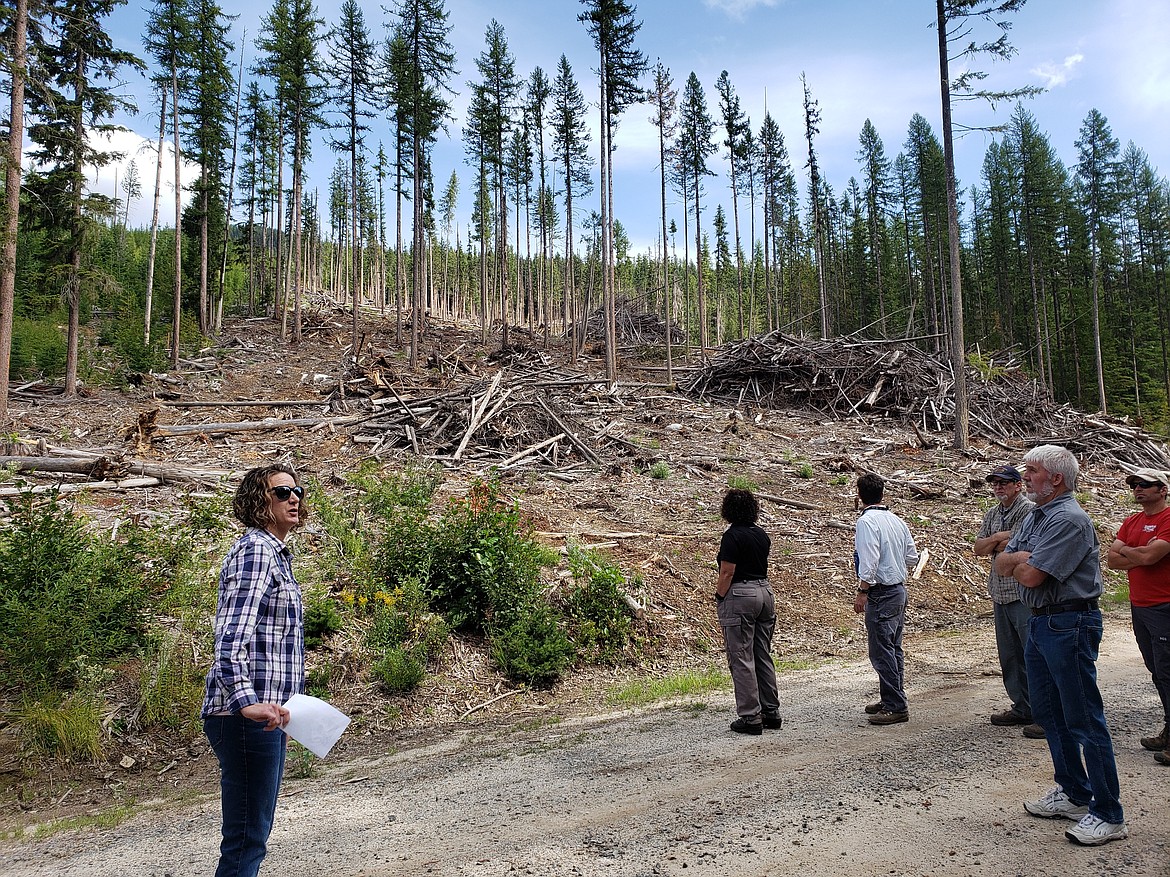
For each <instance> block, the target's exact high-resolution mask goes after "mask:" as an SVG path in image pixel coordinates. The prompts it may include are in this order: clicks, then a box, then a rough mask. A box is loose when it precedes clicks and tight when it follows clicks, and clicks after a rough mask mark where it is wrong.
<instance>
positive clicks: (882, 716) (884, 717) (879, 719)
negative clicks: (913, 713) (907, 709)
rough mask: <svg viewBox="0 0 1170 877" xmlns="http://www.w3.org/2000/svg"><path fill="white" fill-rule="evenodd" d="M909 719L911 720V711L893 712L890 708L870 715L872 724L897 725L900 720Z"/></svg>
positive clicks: (906, 720) (905, 720)
mask: <svg viewBox="0 0 1170 877" xmlns="http://www.w3.org/2000/svg"><path fill="white" fill-rule="evenodd" d="M908 721H910V713H892V712H890V711H889V710H882V711H881V712H878V713H874V714H873V715H871V716H870V717H869V723H870V724H871V725H896V724H898V723H899V722H908Z"/></svg>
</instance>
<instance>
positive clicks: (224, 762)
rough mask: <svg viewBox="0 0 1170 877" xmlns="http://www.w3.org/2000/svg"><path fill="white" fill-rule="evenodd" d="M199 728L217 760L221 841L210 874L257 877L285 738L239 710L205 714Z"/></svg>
mask: <svg viewBox="0 0 1170 877" xmlns="http://www.w3.org/2000/svg"><path fill="white" fill-rule="evenodd" d="M203 731H204V733H205V734H207V739H208V741H209V742H210V743H211V748H212V749H213V750H214V751H215V757H216V758H218V759H219V772H220V779H219V787H220V792H221V796H222V801H221V803H222V809H223V840H222V841H221V842H220V846H219V866H218V867H217V868H216V870H215V877H256V874H257V872H258V871H259V870H260V863H261V862H262V861H263V860H264V854H265V853H266V852H267V851H268V835H269V833H271V831H272V820H273V817H274V816H275V814H276V797H277V795H278V794H279V792H280V780H281V777H282V776H283V775H284V753H285V749H286V742H287V740H288V738H287V737H286V736H285V734H284V732H283V731H280V730H276V731H265V730H264V725H263V724H262V723H261V722H254V721H252V720H251V719H246V718H244V717H243V716H241V715H238V714H237V715H231V716H208V717H207V718H205V719H204V720H203Z"/></svg>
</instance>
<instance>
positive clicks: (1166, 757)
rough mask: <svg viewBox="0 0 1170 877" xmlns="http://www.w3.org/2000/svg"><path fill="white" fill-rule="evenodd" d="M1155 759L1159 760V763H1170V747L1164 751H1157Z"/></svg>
mask: <svg viewBox="0 0 1170 877" xmlns="http://www.w3.org/2000/svg"><path fill="white" fill-rule="evenodd" d="M1154 761H1156V762H1158V764H1165V765H1170V749H1167V750H1165V751H1163V752H1155V753H1154Z"/></svg>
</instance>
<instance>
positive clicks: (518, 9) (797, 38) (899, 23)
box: [97, 0, 1170, 251]
mask: <svg viewBox="0 0 1170 877" xmlns="http://www.w3.org/2000/svg"><path fill="white" fill-rule="evenodd" d="M339 5H340V3H339V0H319V5H318V10H319V13H320V15H321V16H322V17H323V18H325V19H326V21H327V22H330V23H331V22H332V21H333V20H334V19H335V16H336V10H337V8H338V6H339ZM934 7H935V4H934V2H932V0H642V2H639V3H637V15H638V18H639V19H640V20H641V21H642V22H643V26H642V29H641V31H640V33H639V35H638V40H637V44H638V46H639V48H641V49H642V51H643V52H645V54H646V55H647V56H648V58H649V59H650V62H651V63H652V64H653V63H654V62H655V61H656V60H657V59H661V60H662V62H663V63H664V64H665V65H666V66H667V67H668V68H669V69H670V71H671V73H672V75H673V77H674V81H675V85H676V87H678V88H679V90H680V92H681V89H682V85H683V83H684V82H685V80H686V78H687V77H688V75H689V74H690V73H691V72H692V71H693V72H694V73H695V74H696V75H697V76H698V78H699V80H700V81H701V83H702V84H703V87H704V90H705V92H706V96H707V103H708V107H709V109H710V111H711V112H712V115H715V114H716V113H717V107H718V101H717V96H716V94H715V81H716V79H717V78H718V76H719V74H720V72H721V71H722V70H724V69H726V70H727V71H728V74H729V76H730V78H731V82H732V85H733V86H734V87H735V90H736V92H737V94H738V95H739V98H740V102H741V105H742V108H743V110H744V112H745V113H746V114H747V115H749V116H750V118H751V121H752V126H753V128H754V129H755V130H756V131H758V129H759V124H760V122H761V121H762V119H763V115H764V108H765V104H766V106H767V108H768V109H769V110H770V111H771V113H772V115H773V116H774V117H775V118H776V121H777V123H778V124H779V125H780V128H781V130H782V132H783V134H784V137H785V140H786V143H787V145H788V149H789V152H790V154H791V155H792V163H793V168H794V170H795V171H796V172H797V174H798V178H799V179H800V180H801V185H802V190H803V188H804V187H805V186H807V179H806V172H805V171H804V169H803V165H804V163H805V160H806V157H807V153H806V151H805V144H804V132H803V114H802V105H801V100H802V92H801V84H800V76H801V73H804V74H805V75H806V77H807V79H808V83H809V86H810V88H811V91H812V95H813V97H814V99H816V100H817V101H818V102H819V104H820V110H821V113H822V120H821V132H820V135H819V137H818V138H817V141H816V148H817V152H818V157H819V160H820V162H821V167H822V172H823V174H824V176H825V178H826V179H827V180H828V182H829V183H830V185H831V186H832V187H833V190H834V191H835V192H836V193H837V194H840V193H841V192H842V191H843V190H844V189H845V188H846V186H847V184H848V181H849V178H850V177H851V176H855V175H859V168H858V164H857V159H856V156H857V149H858V135H859V133H860V131H861V127H862V125H863V123H864V122H865V120H866V119H867V118H868V119H870V120H871V121H872V122H873V124H874V126H875V128H876V129H877V131H878V134H879V135H880V136H881V137H882V140H883V141H884V143H885V147H886V152H887V154H888V155H889V156H890V157H891V158H893V157H894V156H895V155H897V153H898V152H899V151H900V150H901V146H902V143H903V141H904V140H905V136H906V129H907V125H908V123H909V121H910V118H911V116H912V115H913V114H914V113H916V112H917V113H921V114H922V115H923V116H925V117H926V118H927V120H928V121H929V122H930V123H931V125H932V127H933V128H934V129H935V132H936V134H938V135H939V136H940V138H941V130H940V127H941V122H940V119H941V111H940V106H939V87H938V66H937V63H938V62H937V34H936V32H935V30H934V29H933V28H932V27H930V25H931V23H932V21H933V17H934ZM145 8H147V6H146V4H144V3H142V2H141V0H131V3H130V4H129V5H127V6H126V7H123V8H122V9H121V10H120V11H119V12H118V13H117V14H116V16H115V17H114V18H113V19H112V20H111V21H110V27H109V30H110V33H111V35H112V36H113V37H114V39H115V41H116V42H118V44H119V45H121V46H124V47H126V48H132V49H134V50H137V51H139V52H140V51H141V39H140V36H141V30H142V22H143V20H144V19H145V12H144V11H143V10H144V9H145ZM268 8H269V6H268V5H267V4H266V3H264V2H257V3H254V4H247V5H245V4H242V3H236V2H225V3H224V9H225V11H226V12H228V13H229V14H236V15H238V16H239V18H238V19H237V21H236V22H235V24H234V28H233V32H232V39H233V41H234V42H235V44H236V46H237V52H238V50H239V45H240V41H241V33H242V30H244V29H246V30H247V44H246V46H245V53H246V55H250V54H251V53H252V51H253V48H252V45H251V44H252V41H253V40H254V39H255V36H256V34H257V33H258V31H259V26H260V20H261V17H262V16H263V15H264V14H265V12H267V10H268ZM447 8H448V10H449V11H450V17H449V22H450V23H451V24H452V25H453V31H452V34H451V40H452V43H453V45H454V47H455V50H456V54H457V62H456V63H457V66H458V69H459V74H458V76H457V77H456V78H455V81H454V87H455V88H456V90H457V91H458V92H459V94H458V96H457V97H456V98H455V99H454V104H455V106H454V110H455V120H454V122H453V123H451V125H450V135H451V136H450V139H447V138H444V137H442V135H440V142H439V143H438V144H437V146H436V149H435V153H434V164H435V176H436V180H437V183H436V187H437V188H438V187H439V186H441V185H442V184H443V183H445V181H446V180H447V178H448V177H449V176H450V173H451V171H452V170H453V169H454V170H455V171H456V172H457V173H458V175H459V179H460V184H461V190H462V191H461V201H462V202H463V203H462V204H461V211H460V221H461V222H466V217H467V214H468V212H469V203H470V198H469V197H467V190H468V188H469V186H470V182H471V178H472V175H471V170H470V168H468V167H467V166H466V165H465V164H464V162H463V157H464V149H463V144H462V142H461V140H460V131H461V129H462V127H463V114H464V109H465V107H466V104H467V96H468V91H469V89H468V88H467V85H466V83H467V82H468V81H469V80H472V79H474V78H476V70H475V57H476V56H477V55H478V54H479V53H480V52H481V51H482V50H483V47H484V31H485V29H486V27H487V25H488V23H489V21H490V20H491V19H492V18H493V17H494V18H496V19H497V20H498V21H499V22H500V24H501V25H503V27H504V31H505V33H506V35H507V39H508V45H509V48H510V50H511V52H512V54H513V55H514V57H515V59H516V72H517V75H518V76H519V77H522V78H525V77H527V76H528V74H529V73H530V72H531V70H532V69H533V67H535V66H537V65H539V66H541V67H543V68H544V70H545V71H546V73H548V74H549V75H550V78H551V76H552V74H553V73H554V72H555V69H556V65H557V61H558V58H559V57H560V55H561V54H562V53H563V54H565V55H566V56H567V58H568V59H569V62H570V64H571V65H572V67H573V70H574V73H575V74H576V76H577V78H578V80H579V82H580V83H581V86H582V89H583V91H584V92H585V95H586V98H587V99H589V100H593V101H594V102H595V101H596V86H595V83H594V81H593V80H594V74H593V72H592V71H593V68H594V67H595V66H596V59H595V57H594V50H593V45H592V41H591V39H590V38H589V36H588V34H587V33H586V31H585V29H584V27H583V26H582V25H581V24H579V23H578V22H577V14H578V12H579V11H580V9H581V6H580V4H579V2H577V0H506V2H498V0H497V2H481V0H448V3H447ZM365 14H366V22H367V25H368V26H369V27H370V30H371V32H372V33H373V35H374V36H375V37H376V38H379V39H380V38H381V36H382V34H383V33H384V24H383V23H384V21H385V20H386V16H385V15H384V13H383V12H382V8H381V5H380V4H379V3H369V4H367V5H366V6H365ZM1011 21H1012V23H1013V27H1012V31H1011V35H1010V39H1011V41H1012V43H1013V44H1014V45H1015V47H1016V49H1017V50H1018V54H1017V55H1016V56H1015V57H1014V58H1013V59H1012V60H1011V61H1010V62H1007V63H1005V62H996V63H995V64H992V63H991V62H990V61H985V62H981V64H980V66H982V67H983V68H984V69H987V70H988V71H989V72H990V73H991V78H990V79H989V80H988V84H989V87H993V88H994V87H997V86H999V87H1015V86H1019V85H1040V86H1044V87H1046V88H1047V89H1048V90H1047V91H1046V92H1045V93H1044V94H1042V95H1040V96H1039V97H1037V98H1035V99H1032V100H1030V101H1028V102H1027V103H1026V107H1027V109H1028V110H1029V111H1030V112H1032V113H1033V115H1034V116H1035V117H1036V120H1037V122H1038V123H1039V126H1040V128H1041V129H1042V130H1043V131H1045V132H1046V133H1047V134H1048V135H1049V136H1050V138H1051V142H1052V145H1053V147H1054V149H1055V150H1056V152H1057V154H1058V155H1059V156H1060V158H1061V159H1062V160H1063V161H1064V162H1065V163H1066V164H1067V165H1071V164H1072V163H1073V162H1074V161H1075V157H1076V150H1075V146H1074V142H1075V140H1076V138H1077V132H1078V129H1079V128H1080V125H1081V123H1082V121H1083V120H1084V118H1085V115H1086V114H1087V113H1088V111H1089V110H1090V109H1092V108H1094V107H1095V108H1097V109H1098V110H1100V111H1101V112H1102V113H1103V114H1104V115H1105V116H1106V118H1107V119H1108V120H1109V123H1110V126H1111V128H1112V130H1113V134H1114V136H1115V137H1116V138H1117V139H1118V140H1119V141H1120V142H1121V145H1122V148H1123V149H1124V147H1125V145H1126V143H1127V142H1128V141H1130V140H1132V141H1133V142H1135V143H1136V144H1137V145H1138V146H1139V147H1141V148H1142V149H1144V150H1145V151H1146V152H1147V154H1148V155H1149V157H1150V161H1151V162H1152V164H1153V165H1154V166H1155V167H1156V168H1157V169H1158V170H1159V172H1160V173H1161V174H1163V175H1166V174H1167V173H1168V172H1170V52H1168V51H1167V48H1166V47H1167V45H1168V44H1170V0H1031V2H1029V3H1027V5H1026V6H1025V7H1024V8H1023V10H1022V11H1021V12H1019V13H1017V14H1016V15H1015V16H1013V17H1012V18H1011ZM237 62H238V56H237ZM955 72H956V71H955V70H952V75H953V74H954V73H955ZM130 87H131V88H132V89H133V90H134V91H135V93H137V94H139V95H140V97H139V105H140V107H142V108H143V109H144V112H142V113H141V114H140V115H139V116H137V117H135V118H133V119H128V120H124V121H125V124H127V125H128V126H129V127H131V128H133V129H134V130H135V131H136V132H138V133H139V134H141V135H142V136H144V137H145V138H147V139H152V138H153V137H156V136H157V118H151V116H150V115H149V109H148V108H149V100H148V99H147V96H146V90H145V86H144V85H136V84H135V83H133V82H132V83H131V84H130ZM1011 111H1012V106H1010V105H1000V106H999V107H998V108H997V110H995V111H993V110H992V109H990V108H989V107H986V106H984V105H980V104H962V105H958V106H956V110H955V112H956V117H955V120H956V123H962V124H965V125H969V126H980V125H989V124H996V123H1001V122H1003V121H1006V120H1007V118H1008V116H1009V115H1010V113H1011ZM595 115H596V110H595V109H592V110H591V112H590V116H591V119H592V118H593V117H594V116H595ZM649 115H650V113H649V108H648V107H646V106H634V107H631V108H630V109H629V110H628V111H627V112H626V114H625V115H624V116H623V117H622V121H621V124H620V127H619V129H618V133H617V138H616V143H617V147H618V151H617V155H616V157H615V164H614V169H615V204H616V208H615V212H616V216H617V218H618V219H619V220H621V221H622V223H623V224H624V225H625V226H626V229H627V231H628V233H629V235H630V238H631V240H632V242H633V245H634V248H635V249H636V250H641V251H645V250H646V249H647V248H648V247H651V246H654V245H655V240H656V234H655V228H656V223H657V215H658V205H659V194H658V192H659V190H658V167H657V165H658V145H657V130H656V129H655V128H654V127H653V126H652V125H651V124H650V123H649V119H648V117H649ZM593 124H594V126H595V125H596V122H595V121H593ZM152 131H153V132H154V133H152ZM379 137H381V138H383V139H385V140H386V142H387V143H388V142H389V136H388V133H387V130H386V129H384V128H383V129H382V130H380V131H379V130H377V129H376V130H375V131H374V132H373V133H372V135H371V140H370V142H371V144H372V145H373V146H374V148H376V144H377V140H378V138H379ZM990 139H991V135H989V134H986V133H983V132H974V133H971V134H968V135H966V136H964V137H963V138H961V139H960V140H959V141H957V143H956V163H957V167H958V173H959V177H960V185H970V184H973V183H975V184H978V183H979V169H980V165H981V162H982V158H983V154H984V151H985V149H986V146H987V144H988V142H989V141H990ZM136 146H137V142H136V141H135V139H134V138H131V137H124V138H120V139H119V141H118V147H119V148H121V149H125V150H128V151H133V150H134V149H135V148H136ZM594 152H595V153H596V136H595V137H594ZM334 161H335V156H334V154H332V153H331V152H330V151H329V150H328V149H327V148H326V147H325V146H324V145H321V144H318V145H317V146H316V147H315V149H314V162H313V164H312V165H311V166H310V168H309V174H310V180H309V185H310V186H319V187H320V188H321V189H322V190H324V188H325V187H326V185H327V179H328V173H329V170H330V168H331V166H332V164H333V163H334ZM137 162H138V166H139V169H140V172H141V175H142V179H143V192H144V194H143V198H142V199H141V201H140V202H139V203H138V204H136V205H134V208H133V211H132V222H133V221H135V217H136V218H137V222H138V223H139V224H146V223H147V222H149V209H150V205H149V201H150V195H151V193H152V191H153V182H154V161H153V159H152V156H151V155H150V154H148V153H145V152H142V153H138V155H137ZM710 164H711V168H712V170H714V171H715V172H716V173H717V174H719V176H717V177H712V178H709V179H708V181H707V196H706V199H707V203H708V204H709V206H710V208H711V209H710V211H708V210H707V208H706V206H705V207H704V213H705V216H704V223H705V225H706V226H708V227H709V221H710V217H711V216H712V215H713V211H714V205H715V202H716V201H723V202H724V203H725V204H726V205H727V206H728V209H729V208H730V195H729V193H728V192H727V181H726V169H727V167H726V165H727V163H726V161H725V160H724V159H723V157H722V150H720V152H719V153H717V154H716V155H715V156H713V157H712V159H711V162H710ZM113 174H114V171H113V170H111V169H106V170H103V172H102V174H101V177H100V179H99V180H98V183H97V186H98V188H100V189H103V190H106V191H110V190H112V187H113ZM164 180H167V178H166V177H165V176H164ZM668 199H670V200H672V201H674V202H677V196H674V195H672V194H670V193H668ZM594 202H596V197H595V196H591V198H590V200H589V203H587V204H586V205H585V209H586V210H588V209H597V207H596V204H595V203H594ZM668 213H669V215H670V216H672V217H673V218H675V219H676V221H677V223H678V225H679V228H680V230H681V227H682V213H681V206H680V205H678V204H677V203H673V204H671V205H668ZM578 223H579V219H578ZM741 226H742V228H743V235H744V238H745V244H746V236H747V217H746V216H744V215H742V214H741ZM462 237H463V239H464V240H466V231H464V232H463V234H462ZM678 243H679V248H680V251H681V243H682V242H681V240H680V241H679V242H678Z"/></svg>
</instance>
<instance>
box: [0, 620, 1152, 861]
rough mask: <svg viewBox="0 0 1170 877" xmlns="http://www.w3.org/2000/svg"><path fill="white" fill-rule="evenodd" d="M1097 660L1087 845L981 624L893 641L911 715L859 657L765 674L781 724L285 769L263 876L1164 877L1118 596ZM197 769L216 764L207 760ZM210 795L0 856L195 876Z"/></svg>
mask: <svg viewBox="0 0 1170 877" xmlns="http://www.w3.org/2000/svg"><path fill="white" fill-rule="evenodd" d="M1105 627H1106V634H1105V643H1104V645H1103V647H1102V655H1101V661H1100V664H1099V669H1100V675H1101V683H1102V690H1103V692H1104V696H1105V703H1106V714H1107V716H1108V718H1109V721H1110V726H1111V728H1112V731H1113V735H1114V744H1115V747H1116V749H1117V758H1118V766H1119V771H1120V774H1121V790H1122V803H1123V805H1124V806H1125V808H1126V815H1127V817H1128V821H1129V825H1130V831H1131V837H1130V838H1129V839H1128V840H1125V841H1120V842H1115V843H1112V844H1109V845H1107V846H1105V847H1100V848H1085V847H1078V846H1075V845H1073V844H1071V843H1069V842H1068V841H1067V840H1066V839H1065V837H1064V829H1065V828H1066V827H1067V826H1068V825H1070V824H1071V823H1068V822H1066V821H1064V820H1056V821H1050V820H1043V819H1036V818H1033V817H1029V816H1027V815H1026V814H1025V813H1024V810H1023V807H1022V801H1023V800H1024V799H1026V798H1029V797H1036V796H1038V795H1039V794H1041V793H1043V792H1044V791H1046V790H1047V789H1048V788H1049V787H1050V786H1051V784H1052V783H1051V776H1052V769H1051V762H1050V760H1049V757H1048V750H1047V747H1046V746H1045V744H1044V742H1043V741H1036V740H1027V739H1025V738H1023V737H1022V736H1021V735H1020V733H1019V730H1018V729H1011V728H1008V729H1004V728H995V727H992V726H991V725H990V724H989V723H988V720H987V717H988V715H989V714H990V713H991V712H993V711H997V710H999V709H1002V708H1004V707H1005V706H1006V703H1005V698H1004V694H1003V689H1002V686H1001V683H1000V679H999V676H998V665H997V664H996V662H995V658H994V646H993V644H992V637H991V631H990V623H988V624H987V626H986V629H980V630H977V631H967V632H964V633H962V634H959V635H954V636H948V637H942V638H923V637H917V638H915V639H913V640H910V641H908V644H907V677H908V692H909V695H910V709H911V716H910V721H909V723H907V724H903V725H896V726H892V727H887V728H876V727H871V726H870V725H868V724H866V722H865V720H864V716H863V714H862V711H861V707H862V705H863V704H864V703H866V702H868V701H869V700H871V699H872V698H873V694H874V691H875V689H876V678H875V677H874V675H873V673H872V671H871V670H870V668H869V666H868V664H864V663H859V664H850V665H847V666H841V665H839V664H838V665H834V666H830V667H822V668H819V669H815V670H808V671H802V672H798V673H792V674H788V675H786V676H784V677H783V678H782V691H781V697H782V708H781V712H782V714H783V716H784V728H783V730H781V731H769V732H765V734H764V736H762V737H744V736H739V735H734V734H731V733H729V732H727V730H726V728H727V723H728V722H729V721H730V720H731V719H732V718H733V714H732V699H731V695H730V693H727V694H720V695H717V696H714V697H711V698H709V699H706V700H704V701H703V702H700V703H687V704H676V705H670V706H665V707H663V706H659V707H655V708H652V709H649V710H646V711H639V712H636V713H624V714H618V715H612V716H604V717H596V718H594V719H591V720H588V721H579V720H571V721H570V720H566V721H555V720H552V719H550V721H549V722H548V723H545V724H542V725H540V726H537V727H533V726H531V725H529V726H527V727H522V728H515V727H512V728H497V727H477V728H473V729H470V730H459V731H456V732H453V733H452V734H451V735H450V736H449V737H448V738H446V739H444V740H443V741H442V742H440V743H437V744H432V745H429V746H426V747H422V748H412V749H409V750H403V751H399V752H396V753H393V754H387V755H384V756H382V757H379V758H366V759H360V760H347V761H343V762H337V763H334V762H331V761H328V760H327V761H325V762H324V763H322V764H321V765H320V767H319V768H318V770H317V771H316V774H315V775H314V776H313V777H311V778H308V779H290V780H289V781H288V782H286V784H285V793H284V795H283V797H282V800H281V802H280V806H279V810H278V813H277V822H276V828H275V830H274V832H273V835H272V839H271V845H270V852H269V856H268V859H267V861H266V863H265V867H264V869H263V872H262V873H263V874H266V875H304V874H316V875H331V877H358V875H368V877H375V875H377V877H383V875H385V877H389V875H424V874H439V875H488V877H490V875H518V874H519V875H541V877H561V875H582V877H592V875H612V877H651V875H653V877H658V875H690V877H716V875H718V877H727V875H777V877H778V875H788V874H805V875H834V877H853V875H858V877H862V875H864V877H870V875H922V877H926V875H964V877H1003V875H1061V877H1070V875H1089V874H1093V875H1098V874H1099V875H1142V877H1147V875H1150V877H1154V875H1170V768H1165V767H1161V766H1159V765H1157V764H1156V763H1155V762H1154V761H1153V759H1152V757H1151V753H1148V752H1145V751H1144V750H1142V749H1141V747H1140V746H1139V744H1138V742H1137V738H1138V737H1139V736H1141V735H1143V734H1148V733H1152V732H1153V731H1154V730H1155V729H1156V726H1157V725H1158V724H1159V722H1158V710H1157V705H1156V696H1155V693H1154V690H1153V686H1152V684H1151V683H1150V681H1149V677H1148V675H1147V674H1146V671H1145V669H1144V668H1143V667H1142V666H1141V660H1140V658H1139V656H1138V654H1137V650H1136V647H1135V646H1134V643H1133V637H1132V634H1131V632H1130V630H1129V626H1128V613H1126V612H1125V611H1121V612H1114V613H1111V614H1110V615H1109V616H1107V619H1106V625H1105ZM204 758H205V759H206V760H207V769H208V770H209V771H211V770H213V769H214V759H212V758H211V757H210V756H204ZM217 832H218V799H217V798H215V797H208V796H200V797H199V798H198V799H197V800H194V801H189V802H187V803H186V804H184V805H183V806H182V807H179V808H176V807H175V806H174V805H168V806H166V807H157V806H156V807H151V806H148V807H146V808H145V809H144V810H143V812H141V813H140V814H139V815H137V816H135V817H134V818H133V819H131V820H130V821H128V822H125V823H123V824H121V825H120V826H118V827H117V828H114V829H109V830H104V831H97V830H93V831H85V832H73V833H61V834H58V835H55V836H53V837H50V838H48V839H44V840H39V841H26V842H23V843H17V844H7V845H5V847H6V848H0V873H3V874H12V875H22V877H23V875H28V877H34V875H38V877H39V875H45V877H50V875H51V877H116V875H117V877H120V875H134V877H148V875H149V877H163V875H170V877H187V875H192V877H194V875H209V874H210V873H211V871H212V867H213V866H212V863H213V860H214V855H215V850H216V846H217V843H218V835H217Z"/></svg>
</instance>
